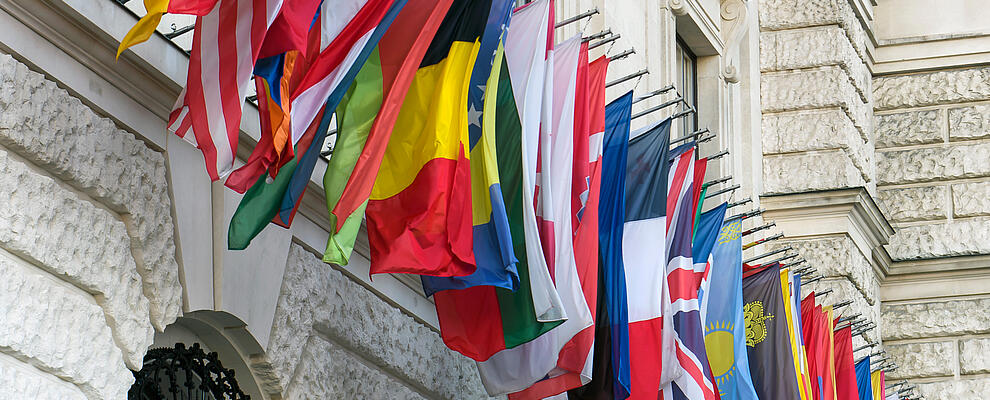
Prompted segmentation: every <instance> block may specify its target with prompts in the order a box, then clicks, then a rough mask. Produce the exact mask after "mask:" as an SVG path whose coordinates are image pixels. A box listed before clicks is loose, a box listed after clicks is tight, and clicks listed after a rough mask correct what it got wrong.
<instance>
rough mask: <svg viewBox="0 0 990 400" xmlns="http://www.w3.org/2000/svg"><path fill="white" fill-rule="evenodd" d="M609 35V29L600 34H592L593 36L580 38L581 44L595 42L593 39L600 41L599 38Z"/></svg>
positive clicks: (610, 31)
mask: <svg viewBox="0 0 990 400" xmlns="http://www.w3.org/2000/svg"><path fill="white" fill-rule="evenodd" d="M611 34H612V29H611V28H609V29H605V30H603V31H601V32H598V33H596V34H594V35H591V36H586V37H583V38H581V43H587V42H590V41H592V40H595V39H601V38H603V37H605V36H608V35H611Z"/></svg>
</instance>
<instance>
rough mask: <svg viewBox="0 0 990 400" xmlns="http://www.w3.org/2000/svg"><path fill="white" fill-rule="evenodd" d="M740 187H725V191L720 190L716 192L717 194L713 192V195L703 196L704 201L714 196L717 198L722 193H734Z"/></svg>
mask: <svg viewBox="0 0 990 400" xmlns="http://www.w3.org/2000/svg"><path fill="white" fill-rule="evenodd" d="M740 187H742V186H739V185H738V184H737V185H732V186H730V187H727V188H725V189H722V190H719V191H717V192H715V193H709V194H707V195H705V200H708V199H710V198H712V197H715V196H718V195H720V194H722V193H728V192H733V191H735V190H736V189H739V188H740Z"/></svg>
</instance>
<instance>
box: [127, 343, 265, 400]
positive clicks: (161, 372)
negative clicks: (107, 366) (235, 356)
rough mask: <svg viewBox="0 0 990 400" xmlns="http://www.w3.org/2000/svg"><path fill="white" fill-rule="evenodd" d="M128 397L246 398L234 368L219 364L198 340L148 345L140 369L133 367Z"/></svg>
mask: <svg viewBox="0 0 990 400" xmlns="http://www.w3.org/2000/svg"><path fill="white" fill-rule="evenodd" d="M127 398H128V399H129V400H193V399H199V400H207V399H209V400H247V399H250V398H251V397H250V396H248V395H246V394H244V392H242V391H241V389H240V387H238V386H237V380H236V379H234V371H233V370H229V369H226V368H224V367H223V364H221V363H220V359H219V358H218V357H217V353H216V352H210V353H206V352H204V351H203V348H201V347H200V346H199V343H193V345H192V346H191V347H188V348H187V347H186V345H185V344H183V343H176V344H175V346H174V347H160V348H155V349H151V350H149V351H148V354H146V355H145V356H144V365H143V367H142V368H141V370H140V371H134V385H132V386H131V389H130V390H129V391H128V392H127Z"/></svg>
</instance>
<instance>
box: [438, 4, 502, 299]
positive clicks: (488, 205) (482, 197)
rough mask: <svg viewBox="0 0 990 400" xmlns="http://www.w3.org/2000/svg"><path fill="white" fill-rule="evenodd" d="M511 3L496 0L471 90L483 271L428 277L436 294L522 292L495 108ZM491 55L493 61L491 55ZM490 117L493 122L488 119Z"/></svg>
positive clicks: (478, 256) (475, 212)
mask: <svg viewBox="0 0 990 400" xmlns="http://www.w3.org/2000/svg"><path fill="white" fill-rule="evenodd" d="M511 11H512V1H511V0H494V1H493V2H492V10H491V13H490V14H489V15H488V22H487V24H486V25H485V31H484V33H483V34H482V36H481V42H480V48H479V50H478V58H477V60H476V61H475V63H474V67H473V70H472V71H471V83H470V84H469V90H468V105H467V106H466V107H467V113H468V119H469V121H468V136H469V140H470V143H471V160H472V161H471V190H472V191H471V203H472V206H473V209H472V216H473V223H474V227H473V232H472V233H473V235H474V236H473V241H474V243H473V244H474V255H475V262H476V263H477V269H476V270H475V272H474V273H472V274H471V275H468V276H463V277H435V276H426V275H424V276H422V277H421V279H422V282H423V290H424V292H425V293H426V295H427V296H432V295H433V293H436V292H438V291H440V290H447V289H464V288H468V287H472V286H479V285H489V286H497V287H501V288H505V289H509V290H516V287H517V286H518V285H519V273H518V271H517V270H516V262H518V260H517V259H516V257H515V255H514V254H513V253H512V234H511V232H510V231H509V221H508V217H506V214H505V203H504V202H503V200H502V189H501V183H500V182H499V177H498V165H497V162H496V158H497V152H496V149H495V106H496V103H497V101H498V77H499V74H500V71H501V66H502V58H503V56H504V48H503V46H502V44H501V43H502V38H503V32H504V31H505V29H506V27H507V26H508V23H509V17H510V15H511ZM488 54H491V55H492V57H487V55H488ZM485 115H487V116H488V118H485Z"/></svg>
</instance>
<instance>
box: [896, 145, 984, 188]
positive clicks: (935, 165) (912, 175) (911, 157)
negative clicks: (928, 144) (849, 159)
mask: <svg viewBox="0 0 990 400" xmlns="http://www.w3.org/2000/svg"><path fill="white" fill-rule="evenodd" d="M987 160H990V144H974V145H968V146H949V147H935V148H924V149H912V150H896V151H880V152H877V175H878V176H877V178H878V179H879V180H880V182H879V183H880V184H897V183H913V182H930V181H940V180H943V179H959V178H977V177H983V176H990V162H987Z"/></svg>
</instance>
